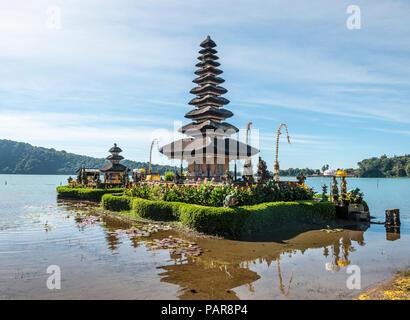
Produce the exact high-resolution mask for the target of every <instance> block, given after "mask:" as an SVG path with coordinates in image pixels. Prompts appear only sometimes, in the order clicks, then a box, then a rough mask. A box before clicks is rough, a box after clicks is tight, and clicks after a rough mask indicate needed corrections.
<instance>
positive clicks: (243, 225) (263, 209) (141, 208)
mask: <svg viewBox="0 0 410 320" xmlns="http://www.w3.org/2000/svg"><path fill="white" fill-rule="evenodd" d="M101 205H102V207H103V208H104V209H107V210H112V211H128V212H129V213H131V214H132V215H134V216H135V217H141V218H146V219H152V220H162V221H166V220H168V221H169V220H171V221H180V222H182V223H183V224H185V225H187V226H189V227H191V228H193V229H195V230H197V231H200V232H204V233H208V234H216V235H223V236H229V237H234V238H239V237H241V236H242V235H243V234H258V233H263V232H265V231H269V230H273V229H275V228H276V229H277V228H282V227H285V228H286V227H287V226H289V225H290V224H311V223H320V222H323V221H328V220H330V219H334V218H335V217H336V209H335V206H334V205H333V204H332V203H331V202H316V201H295V202H268V203H262V204H258V205H254V206H242V207H238V208H222V207H205V206H200V205H195V204H187V203H182V202H168V201H152V200H145V199H141V198H136V197H126V196H120V195H110V194H106V195H104V196H103V197H102V202H101Z"/></svg>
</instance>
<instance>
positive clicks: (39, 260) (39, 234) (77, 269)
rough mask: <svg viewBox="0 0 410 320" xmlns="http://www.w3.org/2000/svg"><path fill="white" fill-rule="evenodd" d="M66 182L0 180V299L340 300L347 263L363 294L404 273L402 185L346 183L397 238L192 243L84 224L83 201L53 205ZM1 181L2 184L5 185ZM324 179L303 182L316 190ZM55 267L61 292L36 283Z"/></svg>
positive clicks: (408, 261) (371, 234)
mask: <svg viewBox="0 0 410 320" xmlns="http://www.w3.org/2000/svg"><path fill="white" fill-rule="evenodd" d="M67 177H68V176H51V175H48V176H42V175H0V299H343V298H350V297H353V296H355V295H357V294H358V293H359V292H360V291H358V290H350V289H348V288H347V286H346V280H347V278H348V277H349V274H347V273H346V270H347V266H348V265H358V266H359V267H360V270H361V287H362V289H366V288H368V287H369V286H373V285H375V284H377V283H379V282H381V281H384V280H386V279H388V278H389V277H390V276H391V275H392V272H393V271H394V270H396V269H403V268H409V267H410V179H376V178H374V179H364V178H351V179H347V187H348V189H350V188H353V187H359V188H360V189H361V190H362V191H363V192H364V194H365V200H366V201H367V202H368V204H369V207H370V213H371V215H372V216H374V217H376V218H377V219H375V220H376V221H384V211H385V209H388V208H399V209H400V215H401V223H402V225H401V230H400V235H394V234H386V230H385V227H384V225H377V224H371V225H370V227H369V228H368V229H367V230H365V231H363V230H349V229H345V230H343V231H335V232H327V231H324V230H316V231H307V232H304V233H300V234H297V235H293V236H292V237H291V238H289V239H284V240H283V241H279V242H278V241H276V242H275V241H270V242H244V241H230V240H215V239H209V238H206V239H204V238H195V237H192V236H187V235H183V234H178V233H176V232H175V231H173V230H169V231H166V230H163V231H158V232H156V233H152V234H151V236H149V237H145V238H133V239H132V238H130V237H129V236H128V235H127V234H123V233H119V232H115V231H116V230H118V229H124V230H125V229H127V228H130V227H131V225H129V224H127V223H124V222H120V221H118V220H117V219H113V218H103V219H102V221H93V220H84V217H86V216H89V215H90V214H93V211H95V209H93V206H92V205H87V206H81V204H80V202H74V201H61V200H58V201H57V199H56V187H57V186H59V185H60V184H63V185H64V184H66V182H67ZM6 181H7V184H6ZM324 183H326V184H327V185H328V186H329V185H330V179H328V178H308V179H307V181H306V184H307V185H309V186H313V187H314V188H315V190H316V191H317V192H319V193H321V185H322V184H324ZM170 235H171V236H173V237H178V238H182V239H185V240H188V241H193V242H196V243H197V244H198V245H199V246H200V247H201V248H202V249H203V254H202V255H201V256H200V257H199V258H192V257H188V256H185V255H184V254H183V255H182V256H181V255H179V256H178V255H175V254H171V253H170V252H169V251H168V250H167V249H165V250H164V249H162V250H149V247H148V246H147V241H149V240H153V239H163V238H166V237H169V236H170ZM50 265H57V266H59V267H60V269H61V289H60V290H49V289H47V286H46V281H47V278H48V277H49V276H50V275H49V274H47V272H46V270H47V267H48V266H50Z"/></svg>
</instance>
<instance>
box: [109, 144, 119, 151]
mask: <svg viewBox="0 0 410 320" xmlns="http://www.w3.org/2000/svg"><path fill="white" fill-rule="evenodd" d="M108 152H117V153H120V152H122V150H121V148H120V147H117V144H116V143H114V146H113V147H112V148H111V149H110V150H108Z"/></svg>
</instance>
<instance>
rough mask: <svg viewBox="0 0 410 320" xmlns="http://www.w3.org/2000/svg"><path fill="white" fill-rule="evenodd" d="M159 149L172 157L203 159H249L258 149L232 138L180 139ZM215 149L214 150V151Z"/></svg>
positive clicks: (192, 159)
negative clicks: (226, 157) (227, 157)
mask: <svg viewBox="0 0 410 320" xmlns="http://www.w3.org/2000/svg"><path fill="white" fill-rule="evenodd" d="M159 151H160V152H161V153H162V154H164V155H166V156H167V157H168V158H170V159H183V160H188V161H189V160H191V161H195V158H197V159H196V160H197V161H202V160H203V157H204V156H205V157H206V158H214V157H223V158H225V156H229V158H230V160H234V159H249V157H251V156H253V155H255V154H257V153H258V152H259V150H258V149H256V148H253V147H252V146H250V145H248V144H245V143H243V142H240V141H237V140H235V139H231V138H225V139H221V138H211V137H206V138H204V139H193V138H187V139H180V140H176V141H174V142H172V143H169V144H167V145H164V146H162V147H161V148H160V149H159ZM212 151H213V152H212Z"/></svg>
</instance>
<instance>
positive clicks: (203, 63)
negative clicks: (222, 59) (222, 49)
mask: <svg viewBox="0 0 410 320" xmlns="http://www.w3.org/2000/svg"><path fill="white" fill-rule="evenodd" d="M220 65H221V64H220V63H219V62H217V61H213V60H206V61H201V62H198V63H197V64H196V65H195V67H198V68H203V67H206V66H213V67H219V66H220Z"/></svg>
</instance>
